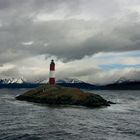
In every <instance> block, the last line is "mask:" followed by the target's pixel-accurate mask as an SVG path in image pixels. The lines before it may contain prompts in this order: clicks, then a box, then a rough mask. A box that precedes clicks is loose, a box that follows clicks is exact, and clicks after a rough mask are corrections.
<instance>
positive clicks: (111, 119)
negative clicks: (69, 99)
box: [0, 89, 140, 140]
mask: <svg viewBox="0 0 140 140" xmlns="http://www.w3.org/2000/svg"><path fill="white" fill-rule="evenodd" d="M27 90H28V89H13V90H10V89H0V140H140V91H92V92H93V93H97V94H100V95H102V96H103V97H104V98H106V99H107V100H111V101H114V102H117V104H114V105H111V106H110V107H103V108H97V109H89V108H85V107H74V106H73V107H68V106H67V107H64V106H63V107H62V106H61V107H58V106H53V107H52V106H47V105H41V104H35V103H29V102H26V101H17V100H15V97H16V96H17V95H19V94H22V93H24V92H25V91H27Z"/></svg>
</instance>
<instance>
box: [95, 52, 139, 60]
mask: <svg viewBox="0 0 140 140" xmlns="http://www.w3.org/2000/svg"><path fill="white" fill-rule="evenodd" d="M113 57H121V58H122V57H140V50H137V51H128V52H110V53H105V52H104V53H99V54H96V55H95V58H96V59H98V60H107V59H110V58H113Z"/></svg>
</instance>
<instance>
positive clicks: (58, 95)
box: [16, 84, 112, 108]
mask: <svg viewBox="0 0 140 140" xmlns="http://www.w3.org/2000/svg"><path fill="white" fill-rule="evenodd" d="M16 99H17V100H22V101H29V102H35V103H43V104H48V105H78V106H86V107H92V108H95V107H102V106H110V104H111V103H112V102H110V101H107V100H105V99H104V98H102V97H101V96H100V95H97V94H94V93H89V92H83V91H82V90H80V89H77V88H67V87H62V86H58V85H56V86H51V85H49V84H46V85H43V86H40V87H38V88H36V89H32V90H30V91H28V92H26V93H24V94H22V95H19V96H17V97H16Z"/></svg>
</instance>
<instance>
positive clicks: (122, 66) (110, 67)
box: [99, 64, 140, 70]
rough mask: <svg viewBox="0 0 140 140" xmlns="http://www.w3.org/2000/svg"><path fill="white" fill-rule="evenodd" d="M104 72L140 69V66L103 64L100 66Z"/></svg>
mask: <svg viewBox="0 0 140 140" xmlns="http://www.w3.org/2000/svg"><path fill="white" fill-rule="evenodd" d="M99 67H101V68H102V69H103V70H111V69H123V68H140V64H135V65H132V64H131V65H125V64H101V65H99Z"/></svg>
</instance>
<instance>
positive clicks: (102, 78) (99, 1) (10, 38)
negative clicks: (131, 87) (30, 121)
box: [0, 0, 140, 84]
mask: <svg viewBox="0 0 140 140" xmlns="http://www.w3.org/2000/svg"><path fill="white" fill-rule="evenodd" d="M51 59H54V60H55V63H56V79H61V78H65V77H69V78H77V79H80V80H83V81H86V82H90V83H98V84H106V83H112V82H115V81H117V80H118V79H120V78H125V79H131V80H140V1H139V0H133V1H132V0H0V78H4V77H15V78H20V77H22V78H24V79H26V80H28V81H35V80H45V79H48V77H49V64H50V61H51Z"/></svg>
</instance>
